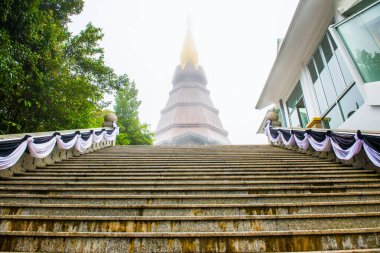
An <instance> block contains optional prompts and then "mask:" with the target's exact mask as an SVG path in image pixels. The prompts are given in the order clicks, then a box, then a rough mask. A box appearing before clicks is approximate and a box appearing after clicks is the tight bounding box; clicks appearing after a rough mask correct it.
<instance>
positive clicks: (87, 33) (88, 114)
mask: <svg viewBox="0 0 380 253" xmlns="http://www.w3.org/2000/svg"><path fill="white" fill-rule="evenodd" d="M82 8H83V0H29V1H25V0H3V1H0V134H5V133H17V132H35V131H49V130H59V129H70V128H86V127H90V126H92V124H94V119H93V117H94V114H95V115H96V113H98V112H101V111H102V110H103V109H104V108H105V107H106V106H107V104H105V103H104V102H103V101H104V100H103V98H104V94H105V93H107V92H111V91H114V90H115V89H118V88H119V87H118V82H117V81H118V79H117V76H116V75H115V74H114V71H113V70H112V68H110V67H108V66H106V64H105V63H104V52H103V49H102V48H101V47H100V46H99V44H98V43H99V41H100V40H101V39H102V38H103V33H102V31H101V29H99V28H96V27H94V26H93V25H92V24H91V23H90V24H88V25H87V26H86V28H85V29H84V30H83V31H82V32H81V33H80V34H78V35H76V36H73V35H71V33H70V32H69V31H68V28H67V24H68V22H70V16H71V15H75V14H79V13H80V12H81V11H82Z"/></svg>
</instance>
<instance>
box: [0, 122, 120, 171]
mask: <svg viewBox="0 0 380 253" xmlns="http://www.w3.org/2000/svg"><path fill="white" fill-rule="evenodd" d="M118 134H119V128H118V127H116V128H114V129H112V130H106V129H102V130H100V131H94V130H91V131H89V132H83V133H81V132H79V131H77V132H75V133H71V134H64V135H61V134H59V133H54V134H52V135H50V136H42V137H34V138H33V137H32V136H29V135H26V136H25V137H24V138H22V139H17V140H8V141H0V170H3V169H6V168H9V167H11V166H13V165H14V164H15V163H16V162H17V161H18V160H19V159H20V157H21V156H22V155H23V154H24V152H25V151H27V152H29V154H30V156H31V157H34V158H45V157H47V156H48V155H49V154H50V153H51V152H52V151H53V149H54V147H55V146H57V148H58V149H59V150H68V149H72V148H75V150H77V151H79V152H81V153H83V152H84V151H85V150H86V149H88V148H89V147H90V146H91V145H92V144H96V143H99V142H101V141H114V140H116V136H117V135H118Z"/></svg>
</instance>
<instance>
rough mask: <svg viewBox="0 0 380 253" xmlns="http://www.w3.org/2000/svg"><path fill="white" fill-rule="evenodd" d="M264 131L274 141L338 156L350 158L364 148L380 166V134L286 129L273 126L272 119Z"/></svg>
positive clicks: (370, 157) (342, 158) (371, 159)
mask: <svg viewBox="0 0 380 253" xmlns="http://www.w3.org/2000/svg"><path fill="white" fill-rule="evenodd" d="M264 133H265V135H266V136H268V138H269V140H270V141H271V142H272V143H278V142H280V143H282V144H283V145H285V146H288V147H295V146H297V147H299V148H300V149H302V150H307V149H308V148H309V147H310V146H311V147H312V148H313V149H314V150H315V151H320V152H330V151H333V152H334V154H335V155H336V157H337V158H339V159H341V160H350V159H351V158H352V157H354V156H355V155H357V154H358V153H359V152H360V151H361V150H362V149H364V151H365V153H366V155H367V157H368V158H369V160H370V161H371V162H372V163H373V164H374V165H376V166H377V167H380V135H376V134H364V133H361V131H360V130H358V131H357V132H356V133H349V132H337V131H332V130H323V129H320V130H319V129H318V130H316V129H313V130H312V129H285V128H273V127H272V124H271V122H270V121H268V122H267V124H266V125H265V129H264Z"/></svg>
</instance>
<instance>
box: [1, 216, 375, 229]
mask: <svg viewBox="0 0 380 253" xmlns="http://www.w3.org/2000/svg"><path fill="white" fill-rule="evenodd" d="M355 217H380V212H358V213H323V214H286V215H227V216H215V215H210V216H59V215H2V216H1V217H0V220H79V221H96V220H100V221H165V220H168V221H176V220H178V221H202V220H276V219H310V218H312V219H323V218H355ZM379 227H380V226H379Z"/></svg>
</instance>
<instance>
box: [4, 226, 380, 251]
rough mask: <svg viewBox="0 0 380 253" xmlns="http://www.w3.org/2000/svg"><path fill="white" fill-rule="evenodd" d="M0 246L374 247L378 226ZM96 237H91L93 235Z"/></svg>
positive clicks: (39, 235)
mask: <svg viewBox="0 0 380 253" xmlns="http://www.w3.org/2000/svg"><path fill="white" fill-rule="evenodd" d="M0 235H1V237H0V249H1V250H4V251H7V250H15V251H24V250H25V249H33V251H48V252H71V251H75V252H93V251H94V250H96V249H101V250H102V252H157V251H158V252H201V251H202V252H203V251H205V252H206V251H207V252H274V251H276V252H278V251H281V252H285V251H315V250H320V249H324V250H338V249H361V248H367V249H377V248H378V246H379V244H378V242H379V240H380V229H379V228H377V227H375V228H362V229H328V230H298V231H292V230H285V231H255V232H197V233H185V232H167V233H153V232H151V233H125V232H124V233H123V232H114V233H108V232H98V233H86V232H79V233H65V232H23V231H13V232H1V233H0ZM95 238H96V239H95Z"/></svg>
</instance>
